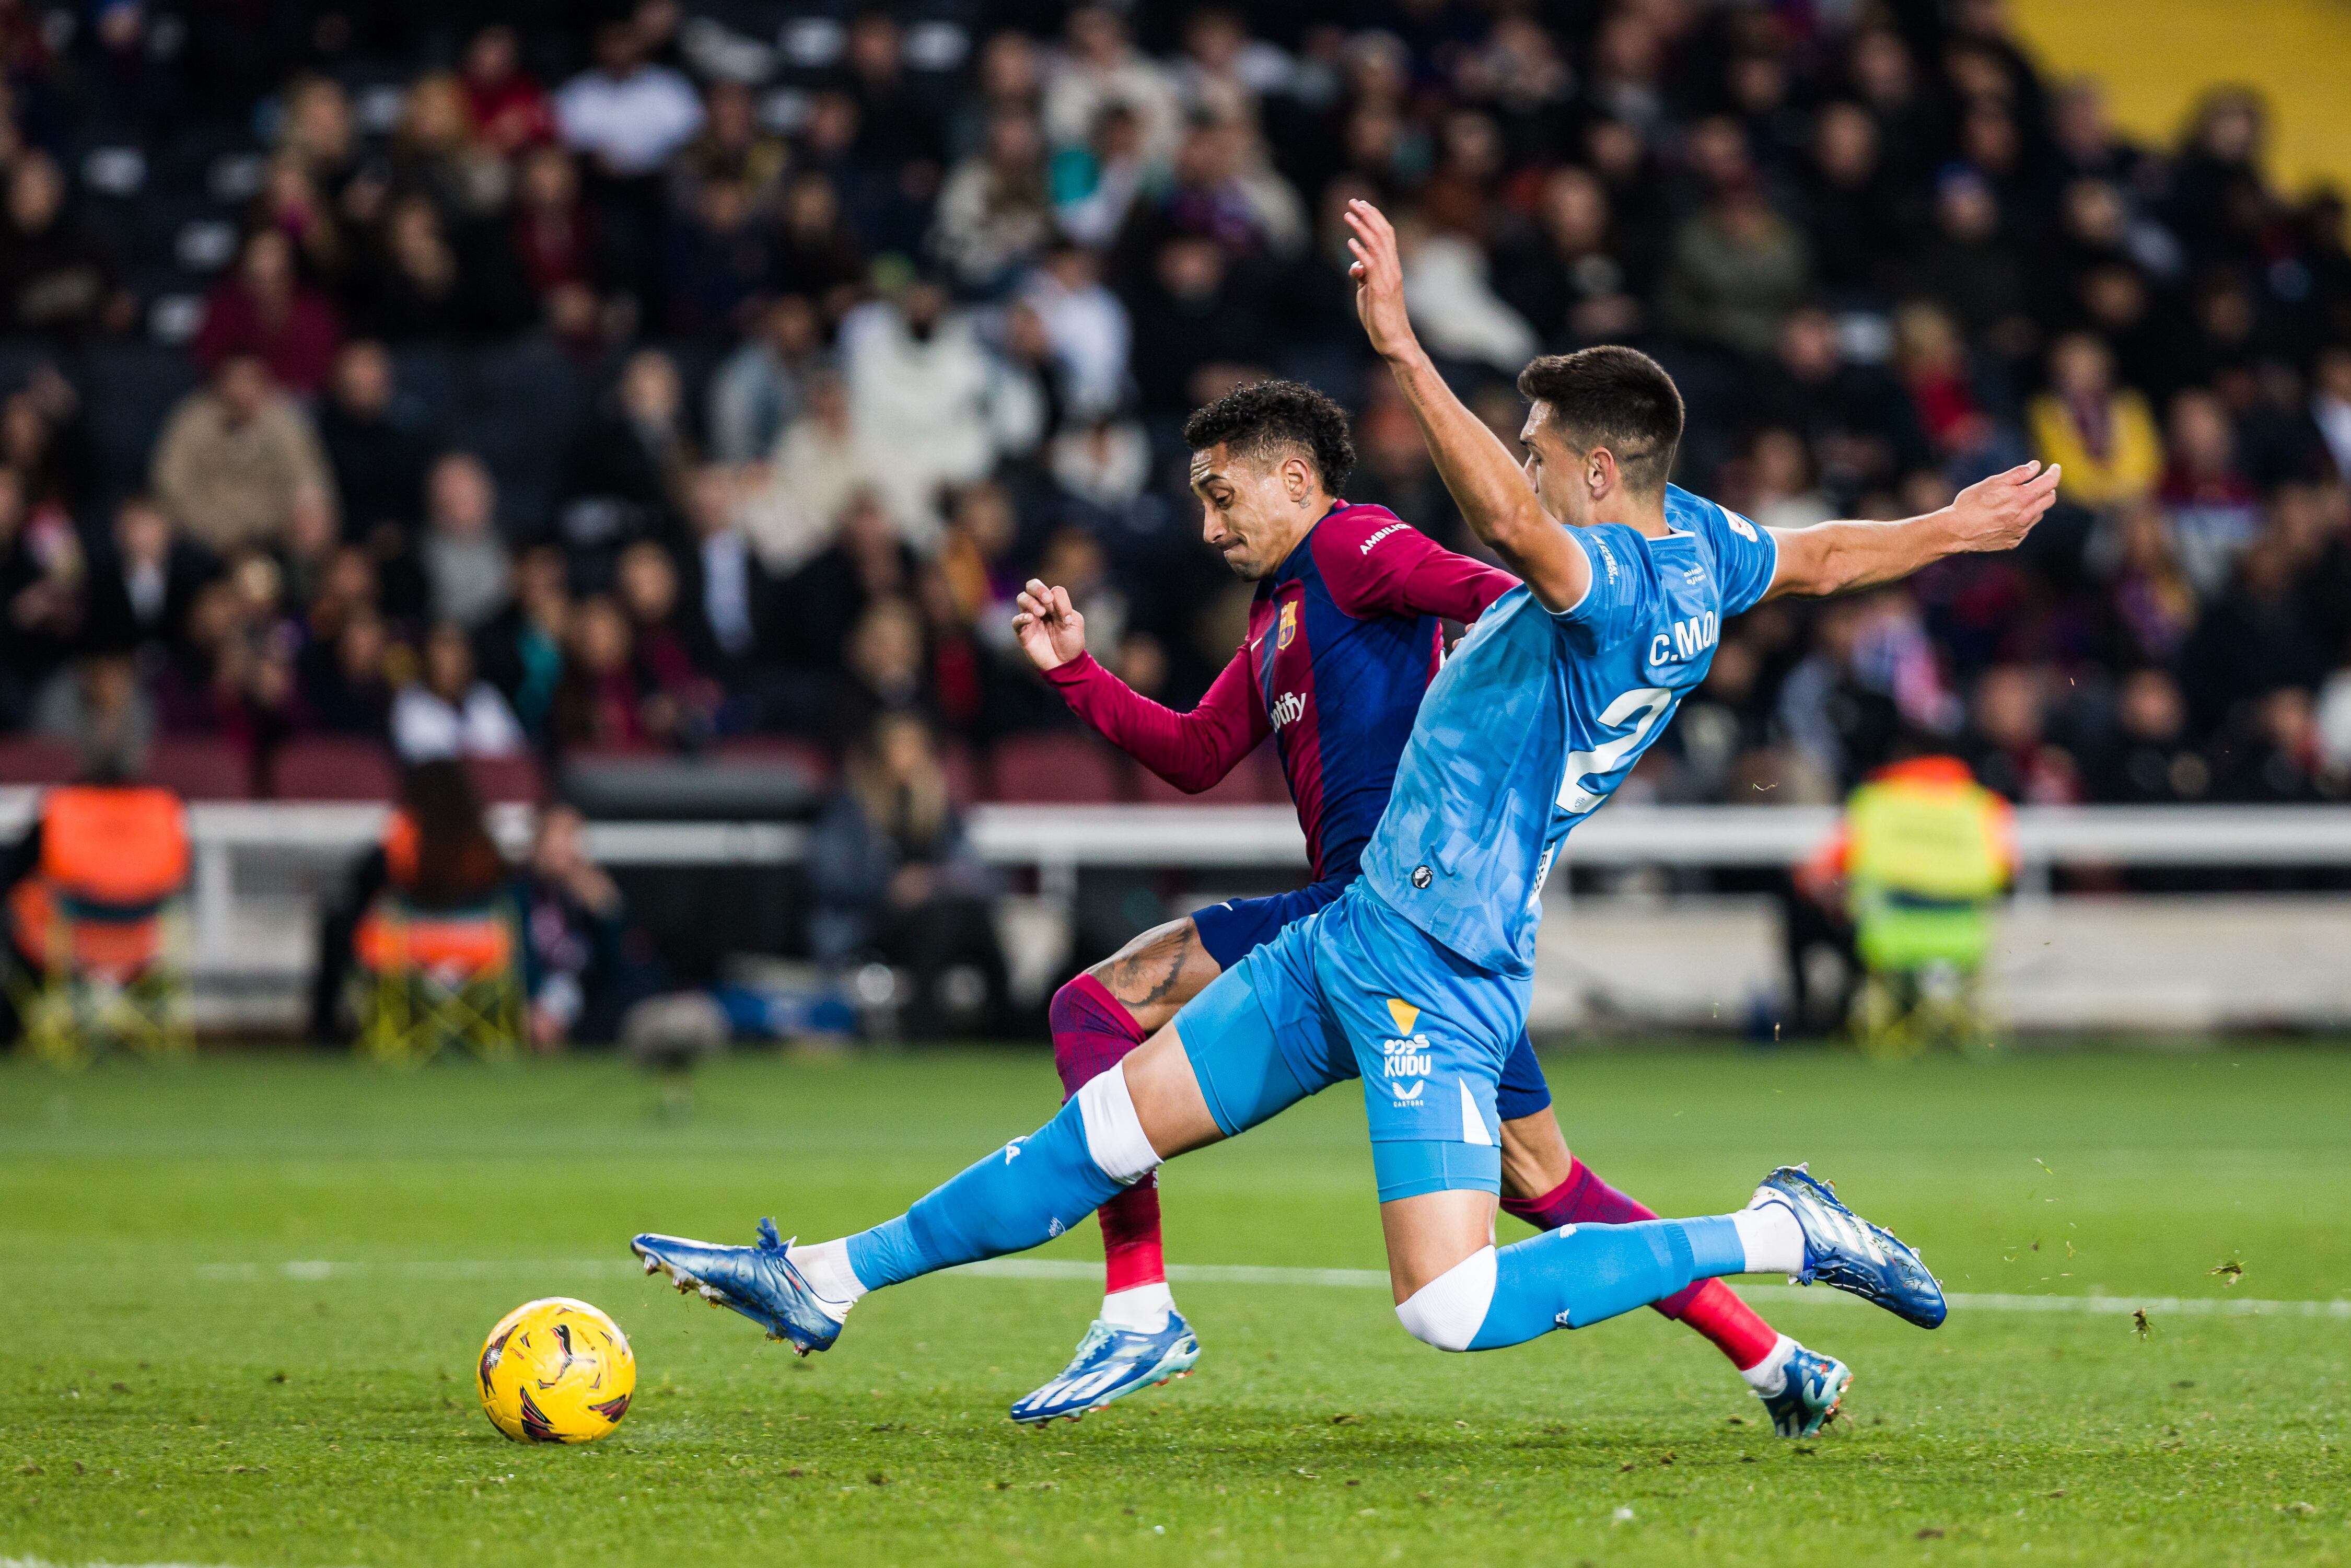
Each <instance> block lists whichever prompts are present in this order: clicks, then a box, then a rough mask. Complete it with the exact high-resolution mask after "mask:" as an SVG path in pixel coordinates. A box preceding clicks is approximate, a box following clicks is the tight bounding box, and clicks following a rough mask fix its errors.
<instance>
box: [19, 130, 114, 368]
mask: <svg viewBox="0 0 2351 1568" xmlns="http://www.w3.org/2000/svg"><path fill="white" fill-rule="evenodd" d="M7 182H8V202H7V211H6V213H5V222H0V321H5V323H6V326H7V329H8V330H9V331H10V332H12V333H16V334H20V335H24V336H28V337H29V336H41V337H50V338H57V339H62V340H68V341H78V340H84V339H88V338H90V337H94V336H96V335H98V334H99V333H100V332H108V333H119V332H122V331H124V330H126V329H128V328H129V327H130V326H131V319H132V312H133V310H134V308H135V306H134V302H133V301H132V299H131V296H130V295H129V294H128V293H126V292H124V291H123V289H122V288H121V287H120V284H119V283H118V282H117V281H116V279H115V269H114V265H113V261H112V259H111V258H110V256H108V255H107V254H106V252H105V250H104V249H103V248H102V247H101V246H99V242H98V240H97V238H96V236H95V235H91V234H90V233H89V230H88V229H87V228H86V227H85V226H84V225H81V224H79V223H78V222H76V221H75V220H74V218H73V217H72V216H71V215H70V214H68V212H67V211H66V182H65V176H64V175H63V174H62V173H60V172H58V171H57V163H56V162H54V161H53V160H52V159H51V158H50V157H49V156H48V154H47V153H46V152H26V153H25V154H23V155H22V156H20V157H18V158H17V159H16V162H15V163H14V166H13V167H11V168H9V169H8V171H7Z"/></svg>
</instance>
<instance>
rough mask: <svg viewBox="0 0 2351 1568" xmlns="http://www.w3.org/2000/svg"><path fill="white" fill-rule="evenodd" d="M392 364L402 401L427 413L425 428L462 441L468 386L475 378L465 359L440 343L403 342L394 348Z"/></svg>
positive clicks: (466, 423) (435, 433) (425, 414)
mask: <svg viewBox="0 0 2351 1568" xmlns="http://www.w3.org/2000/svg"><path fill="white" fill-rule="evenodd" d="M471 379H472V371H471V369H470V367H468V365H467V364H466V362H465V360H464V359H462V358H461V357H459V356H458V355H457V354H456V353H455V352H454V351H452V350H449V349H446V348H444V347H442V346H441V345H440V344H437V343H402V344H401V345H400V346H399V347H397V348H395V349H393V350H392V384H393V385H394V386H395V387H396V388H398V389H399V392H398V395H399V397H400V399H401V401H402V402H403V403H406V404H409V405H412V406H413V408H414V409H415V411H416V412H418V413H421V414H423V417H424V422H425V423H424V427H425V429H426V430H428V431H430V432H431V433H432V434H434V436H436V437H438V436H442V435H444V434H445V435H452V436H454V437H455V438H456V439H457V440H458V441H459V442H460V444H462V443H463V440H464V437H465V430H466V427H467V425H468V423H469V421H468V419H467V411H466V390H465V389H466V386H467V383H468V382H470V380H471Z"/></svg>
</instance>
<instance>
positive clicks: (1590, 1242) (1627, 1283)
mask: <svg viewBox="0 0 2351 1568" xmlns="http://www.w3.org/2000/svg"><path fill="white" fill-rule="evenodd" d="M1746 1266H1747V1251H1746V1249H1745V1248H1744V1247H1742V1246H1741V1245H1740V1240H1739V1228H1738V1227H1737V1226H1735V1225H1733V1224H1732V1223H1731V1222H1730V1221H1729V1219H1727V1218H1713V1219H1648V1220H1643V1221H1642V1222H1640V1223H1639V1224H1637V1225H1571V1226H1568V1227H1566V1228H1563V1229H1560V1230H1553V1231H1549V1232H1546V1233H1545V1234H1543V1235H1541V1236H1537V1237H1533V1238H1531V1239H1528V1240H1525V1241H1520V1242H1517V1243H1514V1244H1513V1245H1511V1246H1509V1247H1505V1248H1503V1249H1500V1250H1499V1252H1498V1253H1496V1254H1495V1259H1494V1299H1493V1301H1492V1302H1491V1303H1490V1304H1489V1306H1488V1307H1487V1309H1486V1321H1485V1322H1482V1323H1480V1324H1479V1327H1478V1335H1477V1337H1476V1338H1475V1339H1473V1340H1471V1341H1470V1342H1469V1348H1470V1349H1471V1350H1494V1349H1497V1348H1499V1347H1500V1346H1502V1345H1506V1344H1520V1343H1524V1342H1525V1341H1527V1340H1531V1339H1534V1338H1536V1337H1538V1336H1540V1335H1542V1334H1547V1333H1551V1331H1552V1330H1553V1329H1555V1328H1579V1329H1580V1328H1588V1327H1590V1326H1591V1325H1592V1324H1593V1323H1596V1322H1601V1321H1602V1320H1604V1319H1606V1318H1613V1317H1614V1316H1616V1315H1617V1314H1618V1313H1620V1312H1631V1311H1632V1310H1633V1309H1634V1308H1635V1307H1645V1306H1647V1305H1648V1304H1649V1303H1650V1302H1651V1301H1662V1300H1663V1299H1665V1298H1666V1297H1667V1296H1670V1295H1672V1294H1673V1293H1674V1292H1675V1291H1678V1290H1680V1289H1681V1288H1682V1287H1684V1286H1685V1285H1687V1284H1688V1283H1689V1282H1690V1281H1693V1280H1711V1279H1713V1278H1714V1277H1715V1276H1717V1275H1719V1274H1737V1273H1740V1272H1742V1271H1743V1270H1745V1268H1746Z"/></svg>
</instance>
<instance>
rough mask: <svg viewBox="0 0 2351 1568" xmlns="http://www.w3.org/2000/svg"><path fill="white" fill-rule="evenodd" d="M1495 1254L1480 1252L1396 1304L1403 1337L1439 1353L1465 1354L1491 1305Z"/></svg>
mask: <svg viewBox="0 0 2351 1568" xmlns="http://www.w3.org/2000/svg"><path fill="white" fill-rule="evenodd" d="M1494 1270H1495V1252H1494V1249H1493V1248H1491V1247H1483V1248H1480V1249H1479V1250H1477V1251H1476V1252H1473V1253H1471V1254H1470V1255H1469V1256H1468V1257H1467V1258H1465V1259H1463V1260H1461V1261H1460V1262H1458V1263H1456V1264H1455V1265H1454V1266H1453V1267H1452V1268H1450V1269H1447V1270H1446V1271H1445V1272H1444V1273H1442V1274H1439V1275H1438V1276H1437V1278H1436V1279H1434V1280H1431V1281H1429V1282H1428V1283H1427V1284H1426V1285H1423V1286H1422V1287H1421V1288H1420V1289H1419V1290H1417V1291H1414V1292H1413V1293H1412V1294H1411V1295H1409V1296H1406V1297H1405V1299H1404V1300H1403V1301H1398V1302H1397V1303H1396V1310H1395V1313H1396V1321H1397V1322H1401V1323H1402V1324H1404V1329H1405V1333H1408V1334H1410V1335H1412V1337H1413V1338H1415V1339H1416V1340H1418V1341H1420V1342H1421V1343H1424V1344H1433V1345H1435V1346H1436V1347H1437V1349H1439V1350H1468V1348H1469V1343H1470V1342H1471V1341H1472V1340H1474V1339H1476V1338H1477V1337H1478V1330H1479V1327H1480V1326H1481V1325H1483V1324H1484V1322H1486V1312H1487V1309H1488V1308H1489V1307H1491V1306H1492V1305H1493V1303H1494Z"/></svg>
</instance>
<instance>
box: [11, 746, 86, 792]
mask: <svg viewBox="0 0 2351 1568" xmlns="http://www.w3.org/2000/svg"><path fill="white" fill-rule="evenodd" d="M80 767H81V759H80V758H78V757H77V756H76V755H75V754H74V748H73V747H70V746H68V745H66V744H64V743H63V742H61V741H55V740H45V739H43V738H42V737H39V736H35V735H9V736H0V784H63V783H65V782H66V781H68V779H71V778H73V776H74V775H75V773H77V772H78V771H79V770H80Z"/></svg>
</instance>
